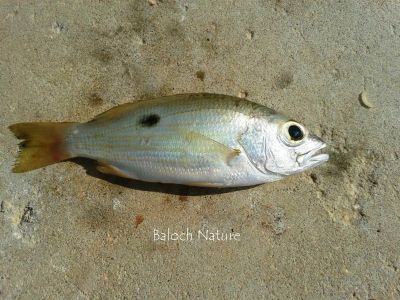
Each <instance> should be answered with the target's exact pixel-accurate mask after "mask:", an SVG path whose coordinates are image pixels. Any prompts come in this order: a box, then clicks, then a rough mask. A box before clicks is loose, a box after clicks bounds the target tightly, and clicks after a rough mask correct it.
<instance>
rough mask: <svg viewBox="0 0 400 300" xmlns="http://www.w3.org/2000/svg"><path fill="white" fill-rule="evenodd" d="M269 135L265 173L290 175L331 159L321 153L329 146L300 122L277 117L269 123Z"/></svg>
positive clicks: (266, 144) (265, 155)
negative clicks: (320, 151)
mask: <svg viewBox="0 0 400 300" xmlns="http://www.w3.org/2000/svg"><path fill="white" fill-rule="evenodd" d="M267 133H268V134H267V138H266V141H265V143H264V145H265V147H264V149H265V153H264V157H265V162H264V168H265V170H266V171H269V172H273V173H275V174H280V175H291V174H295V173H299V172H302V171H305V170H307V169H310V168H314V167H316V166H319V165H320V164H322V163H324V162H326V161H327V160H328V159H329V155H328V154H321V153H318V152H319V150H321V149H323V148H325V147H326V143H325V142H324V141H322V140H321V138H319V137H318V136H316V135H314V134H312V133H310V132H309V131H308V129H307V128H306V127H305V126H304V125H302V124H300V123H299V122H296V121H294V120H291V119H289V118H287V117H284V116H281V115H277V116H275V117H273V118H272V119H270V120H269V122H268V129H267Z"/></svg>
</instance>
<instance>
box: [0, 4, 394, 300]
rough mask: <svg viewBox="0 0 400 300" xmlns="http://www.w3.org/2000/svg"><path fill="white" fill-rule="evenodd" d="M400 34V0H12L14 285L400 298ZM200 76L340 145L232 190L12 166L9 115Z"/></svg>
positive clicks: (9, 238) (7, 68)
mask: <svg viewBox="0 0 400 300" xmlns="http://www.w3.org/2000/svg"><path fill="white" fill-rule="evenodd" d="M399 49H400V2H398V1H390V0H380V1H373V0H370V1H359V0H353V1H350V0H347V1H286V0H279V1H278V0H277V1H260V0H246V1H231V0H218V1H172V0H163V1H159V0H151V1H145V0H142V1H121V0H116V1H83V0H80V1H79V0H77V1H68V2H67V1H65V3H64V2H61V1H50V0H48V1H29V2H28V1H11V0H3V1H2V2H1V4H0V107H1V108H0V141H1V142H0V204H1V206H0V298H2V299H39V298H47V299H54V298H67V299H68V298H74V299H93V298H94V299H99V298H102V299H114V298H126V299H131V298H139V297H140V298H144V297H148V298H155V299H160V298H227V299H230V298H233V297H235V298H243V299H251V298H252V299H259V298H264V299H398V298H400V270H399V268H400V250H399V249H400V233H399V229H400V200H399V196H398V195H399V191H400V186H399V182H400V181H399V178H400V174H399V167H400V164H399V156H400V150H399V142H400V141H399V130H400V126H399V125H400V121H399V113H400V111H399V110H400V105H399V99H400V80H399V78H400V56H399ZM195 92H210V93H223V94H229V95H236V96H240V97H246V98H247V99H250V100H252V101H255V102H258V103H261V104H264V105H267V106H269V107H271V108H274V109H276V110H279V111H281V112H284V113H286V114H287V115H290V116H292V117H293V118H294V119H296V120H299V121H301V122H303V123H304V124H306V125H307V127H308V128H310V130H312V131H315V132H316V133H318V134H319V135H321V136H322V138H323V139H324V140H325V141H326V142H327V143H328V144H329V146H328V148H327V151H328V152H329V153H330V155H331V159H330V161H329V162H328V163H326V164H325V165H323V166H320V167H318V168H316V169H313V170H311V171H307V172H305V173H302V174H298V175H295V176H291V177H288V178H286V179H284V180H282V181H278V182H275V183H271V184H265V185H260V186H257V187H253V188H250V189H240V190H227V191H224V192H221V193H215V192H212V191H210V190H204V189H198V188H190V187H183V186H171V185H162V184H150V183H140V182H134V181H129V180H120V179H117V178H115V177H110V176H102V175H99V174H98V173H95V172H94V165H93V164H89V163H87V162H82V161H77V162H65V163H60V164H57V165H53V166H49V167H46V168H44V169H40V170H37V171H33V172H29V173H25V174H13V173H11V171H10V170H11V168H12V165H13V161H14V157H15V155H16V153H17V148H18V147H17V140H16V139H15V138H14V137H13V136H12V134H11V133H10V132H9V131H8V129H7V126H9V125H10V124H13V123H17V122H25V121H81V122H85V121H87V120H90V119H91V118H92V117H94V116H95V115H97V114H98V113H101V112H103V111H105V110H107V109H109V108H111V107H113V106H115V105H117V104H121V103H125V102H128V101H132V100H137V99H149V98H152V97H156V96H163V95H170V94H177V93H195ZM361 93H364V95H366V96H367V97H368V98H367V99H368V100H367V101H368V102H367V104H368V105H362V104H363V103H361V102H360V94H361ZM371 103H372V104H371ZM368 106H371V107H368ZM168 229H169V230H170V231H171V232H176V233H185V232H186V233H188V232H190V233H192V236H193V239H191V240H189V239H188V235H186V236H185V235H181V236H180V237H181V238H180V239H179V240H169V241H167V240H164V241H161V240H157V241H155V240H154V230H158V231H160V232H161V231H162V232H167V230H168ZM199 231H202V232H205V231H208V232H210V233H214V234H216V232H217V231H218V232H219V233H221V232H222V233H227V234H229V233H234V234H236V233H237V234H239V236H240V238H239V240H237V239H230V240H219V241H218V240H210V239H204V238H202V237H201V238H200V239H198V236H197V235H198V232H199ZM235 236H236V237H237V235H235Z"/></svg>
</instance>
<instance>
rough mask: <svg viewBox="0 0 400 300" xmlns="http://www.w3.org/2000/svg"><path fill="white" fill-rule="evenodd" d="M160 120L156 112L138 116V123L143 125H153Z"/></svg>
mask: <svg viewBox="0 0 400 300" xmlns="http://www.w3.org/2000/svg"><path fill="white" fill-rule="evenodd" d="M159 121H160V116H159V115H157V114H150V115H145V116H143V117H141V118H140V120H139V125H141V126H143V127H153V126H154V125H156V124H157V123H158V122H159Z"/></svg>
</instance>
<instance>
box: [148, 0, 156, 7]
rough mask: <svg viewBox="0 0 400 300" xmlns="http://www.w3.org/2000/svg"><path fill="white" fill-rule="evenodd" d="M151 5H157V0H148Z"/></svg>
mask: <svg viewBox="0 0 400 300" xmlns="http://www.w3.org/2000/svg"><path fill="white" fill-rule="evenodd" d="M147 1H148V2H149V4H150V5H151V6H154V5H157V0H147Z"/></svg>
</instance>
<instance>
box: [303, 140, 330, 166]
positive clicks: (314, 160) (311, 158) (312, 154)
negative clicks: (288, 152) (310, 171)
mask: <svg viewBox="0 0 400 300" xmlns="http://www.w3.org/2000/svg"><path fill="white" fill-rule="evenodd" d="M325 147H326V144H325V143H324V142H321V145H320V146H318V147H317V148H315V149H313V150H310V151H308V152H306V153H303V154H300V155H298V156H297V159H296V161H297V163H298V164H299V166H301V167H303V168H304V167H306V168H311V167H316V166H318V165H320V164H322V163H324V162H326V161H327V160H328V159H329V154H326V153H318V152H319V151H320V150H321V149H324V148H325Z"/></svg>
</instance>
